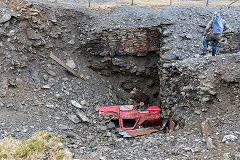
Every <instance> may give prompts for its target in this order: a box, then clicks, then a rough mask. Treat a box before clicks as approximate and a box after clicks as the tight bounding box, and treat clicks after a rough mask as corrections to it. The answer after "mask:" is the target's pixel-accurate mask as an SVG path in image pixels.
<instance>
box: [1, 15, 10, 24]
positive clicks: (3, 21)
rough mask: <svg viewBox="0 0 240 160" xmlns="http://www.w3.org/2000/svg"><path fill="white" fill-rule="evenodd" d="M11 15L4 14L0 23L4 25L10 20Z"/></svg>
mask: <svg viewBox="0 0 240 160" xmlns="http://www.w3.org/2000/svg"><path fill="white" fill-rule="evenodd" d="M11 17H12V15H11V14H8V13H5V14H4V15H3V16H2V18H1V19H0V23H5V22H7V21H9V20H10V19H11Z"/></svg>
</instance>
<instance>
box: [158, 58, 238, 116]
mask: <svg viewBox="0 0 240 160" xmlns="http://www.w3.org/2000/svg"><path fill="white" fill-rule="evenodd" d="M162 71H163V75H162V79H161V100H162V107H163V114H164V115H165V116H169V115H171V114H174V112H175V111H177V110H179V108H188V109H190V110H194V111H195V112H196V113H200V112H202V111H204V109H206V108H207V107H208V106H209V105H210V104H212V103H214V102H217V101H223V100H224V99H226V96H227V95H229V97H228V98H230V99H231V101H232V102H234V103H239V101H240V97H239V94H240V85H239V84H240V76H239V75H240V55H239V54H225V55H220V56H216V57H212V56H211V57H204V58H189V59H185V60H182V61H176V62H171V63H165V64H164V65H163V70H162Z"/></svg>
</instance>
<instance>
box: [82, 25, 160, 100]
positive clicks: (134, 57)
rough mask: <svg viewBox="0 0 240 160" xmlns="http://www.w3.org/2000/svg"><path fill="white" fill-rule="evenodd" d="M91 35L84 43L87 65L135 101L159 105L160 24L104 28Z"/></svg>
mask: <svg viewBox="0 0 240 160" xmlns="http://www.w3.org/2000/svg"><path fill="white" fill-rule="evenodd" d="M93 37H94V38H92V39H90V40H88V43H87V44H86V46H85V47H86V48H87V50H86V52H88V53H90V55H91V56H89V55H88V60H89V62H90V63H89V67H90V68H91V69H93V70H94V71H96V72H98V73H99V74H100V75H103V76H104V77H105V78H106V79H107V80H109V81H110V82H111V83H112V84H113V86H116V87H121V88H122V89H124V90H125V91H127V92H129V93H131V94H130V95H131V98H132V99H134V100H135V101H136V102H141V101H143V102H145V104H146V105H148V104H151V105H159V104H160V101H159V88H160V79H159V75H160V74H159V59H160V58H159V53H160V48H161V46H162V45H163V44H162V42H163V40H162V27H161V26H151V27H140V28H119V29H108V30H102V31H100V32H95V33H94V34H93Z"/></svg>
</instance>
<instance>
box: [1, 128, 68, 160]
mask: <svg viewBox="0 0 240 160" xmlns="http://www.w3.org/2000/svg"><path fill="white" fill-rule="evenodd" d="M61 141H62V137H60V136H55V135H54V134H53V133H50V132H47V131H39V132H37V133H35V134H34V135H33V136H32V138H30V139H27V140H18V139H16V138H13V137H7V138H4V139H2V140H0V159H19V160H31V159H36V160H37V159H43V158H49V159H56V160H68V159H71V158H72V153H71V152H70V151H69V150H68V149H67V148H65V147H64V146H63V144H62V143H61Z"/></svg>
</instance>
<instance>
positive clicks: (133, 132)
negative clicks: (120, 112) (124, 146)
mask: <svg viewBox="0 0 240 160" xmlns="http://www.w3.org/2000/svg"><path fill="white" fill-rule="evenodd" d="M158 131H159V130H157V129H155V128H144V129H136V130H127V131H124V132H120V133H119V134H120V135H122V136H123V137H136V136H142V135H146V134H151V133H154V132H158Z"/></svg>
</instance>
